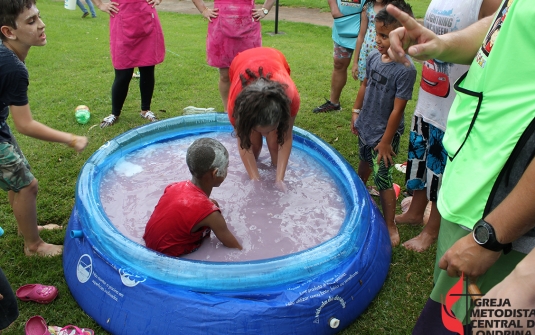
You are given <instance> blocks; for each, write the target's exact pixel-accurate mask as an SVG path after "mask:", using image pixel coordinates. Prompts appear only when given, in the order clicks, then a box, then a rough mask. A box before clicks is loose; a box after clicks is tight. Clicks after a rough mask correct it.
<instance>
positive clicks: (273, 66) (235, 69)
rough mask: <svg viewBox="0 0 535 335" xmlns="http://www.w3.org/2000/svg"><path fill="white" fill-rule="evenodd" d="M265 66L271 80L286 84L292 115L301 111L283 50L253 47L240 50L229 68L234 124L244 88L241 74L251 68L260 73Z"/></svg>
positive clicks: (231, 121)
mask: <svg viewBox="0 0 535 335" xmlns="http://www.w3.org/2000/svg"><path fill="white" fill-rule="evenodd" d="M260 66H261V67H262V68H263V73H264V75H267V74H268V73H269V74H271V80H274V81H278V82H279V83H281V84H286V85H287V87H286V94H287V95H288V98H290V100H291V102H292V103H291V105H290V115H291V116H292V117H293V116H296V115H297V112H298V111H299V105H300V104H301V99H300V97H299V92H298V91H297V87H296V86H295V84H294V82H293V80H292V78H290V66H289V65H288V62H287V61H286V58H284V55H283V54H282V52H280V51H279V50H277V49H273V48H264V47H260V48H253V49H249V50H246V51H243V52H240V53H239V54H238V55H237V56H236V57H235V58H234V60H233V61H232V64H230V68H229V77H230V91H229V96H228V106H227V109H228V118H229V120H230V123H232V125H234V118H233V117H232V113H233V112H234V101H236V98H237V97H238V94H240V92H241V90H242V84H241V80H240V74H244V75H245V70H246V69H250V70H251V71H253V72H254V73H255V74H257V75H258V68H259V67H260Z"/></svg>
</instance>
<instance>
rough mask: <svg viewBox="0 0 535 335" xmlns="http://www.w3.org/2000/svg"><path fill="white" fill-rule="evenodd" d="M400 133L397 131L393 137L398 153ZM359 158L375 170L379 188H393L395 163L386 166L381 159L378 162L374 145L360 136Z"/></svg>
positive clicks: (374, 173)
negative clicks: (363, 140)
mask: <svg viewBox="0 0 535 335" xmlns="http://www.w3.org/2000/svg"><path fill="white" fill-rule="evenodd" d="M400 137H401V136H400V134H399V133H396V134H395V135H394V138H393V139H392V150H393V151H394V153H396V155H397V154H398V151H399V139H400ZM359 158H360V160H361V161H364V162H367V163H368V164H369V165H370V168H371V169H372V171H373V183H374V184H375V186H376V187H377V190H379V191H383V190H388V189H391V188H392V183H393V179H392V168H393V167H394V165H390V166H388V167H387V166H386V165H385V163H384V162H383V161H382V160H381V163H380V164H377V152H376V151H375V150H373V147H371V146H369V145H366V144H364V142H362V140H361V138H360V136H359Z"/></svg>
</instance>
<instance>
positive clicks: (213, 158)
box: [186, 137, 229, 179]
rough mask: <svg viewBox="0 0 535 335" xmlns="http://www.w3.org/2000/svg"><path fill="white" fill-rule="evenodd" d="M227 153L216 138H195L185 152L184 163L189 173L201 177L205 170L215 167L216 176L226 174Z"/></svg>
mask: <svg viewBox="0 0 535 335" xmlns="http://www.w3.org/2000/svg"><path fill="white" fill-rule="evenodd" d="M228 160H229V155H228V151H227V148H225V146H224V145H223V144H221V142H219V141H218V140H215V139H213V138H209V137H203V138H199V139H197V140H195V141H194V142H193V143H192V144H191V145H190V146H189V148H188V151H187V152H186V163H187V164H188V169H189V171H190V172H191V174H192V175H193V176H194V177H195V178H197V179H201V178H202V176H204V174H205V173H206V172H209V171H212V170H214V169H217V174H216V175H217V176H218V177H223V176H226V175H227V167H228Z"/></svg>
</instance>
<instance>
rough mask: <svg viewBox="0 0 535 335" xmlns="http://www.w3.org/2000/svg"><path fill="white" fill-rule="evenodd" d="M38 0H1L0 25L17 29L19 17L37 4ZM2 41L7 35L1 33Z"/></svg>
mask: <svg viewBox="0 0 535 335" xmlns="http://www.w3.org/2000/svg"><path fill="white" fill-rule="evenodd" d="M35 1H36V0H0V27H3V26H8V27H12V28H15V29H17V18H18V17H19V15H20V14H21V13H22V12H24V9H30V8H32V6H33V5H35ZM0 38H1V39H2V41H4V40H6V39H7V37H6V36H4V34H0Z"/></svg>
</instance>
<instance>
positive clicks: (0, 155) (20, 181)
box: [0, 137, 35, 192]
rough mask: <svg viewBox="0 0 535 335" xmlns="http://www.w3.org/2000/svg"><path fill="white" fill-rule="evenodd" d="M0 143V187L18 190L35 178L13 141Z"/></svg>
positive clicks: (13, 139) (15, 142)
mask: <svg viewBox="0 0 535 335" xmlns="http://www.w3.org/2000/svg"><path fill="white" fill-rule="evenodd" d="M11 140H12V142H13V143H7V142H2V143H0V188H1V189H3V190H4V191H14V192H19V191H20V190H21V189H23V188H25V187H26V186H28V185H30V183H31V182H32V180H34V179H35V177H34V176H33V174H32V173H31V172H30V169H31V168H30V165H29V164H28V161H27V160H26V157H24V154H23V153H22V151H20V148H19V146H18V144H17V141H15V138H14V137H12V138H11Z"/></svg>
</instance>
